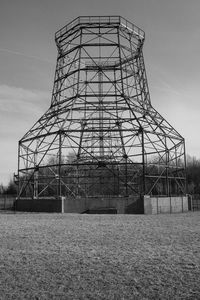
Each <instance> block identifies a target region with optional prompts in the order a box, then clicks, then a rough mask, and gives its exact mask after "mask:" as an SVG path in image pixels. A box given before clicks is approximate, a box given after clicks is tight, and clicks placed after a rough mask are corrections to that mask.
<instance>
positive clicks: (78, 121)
mask: <svg viewBox="0 0 200 300" xmlns="http://www.w3.org/2000/svg"><path fill="white" fill-rule="evenodd" d="M144 39H145V34H144V32H143V31H142V30H141V29H140V28H138V27H137V26H135V25H134V24H132V23H130V22H128V21H127V20H125V19H124V18H122V17H119V16H111V17H105V16H104V17H103V16H99V17H97V16H95V17H78V18H76V19H75V20H74V21H72V22H71V23H69V24H68V25H66V26H64V27H63V28H62V29H60V30H59V31H58V32H56V35H55V41H56V45H57V48H58V57H57V65H56V71H55V79H54V86H53V92H52V99H51V105H50V107H49V109H48V110H47V111H46V113H45V114H44V115H43V116H42V117H41V118H40V119H39V120H38V121H37V122H36V123H35V124H34V126H33V127H32V128H31V129H30V130H29V131H28V132H27V133H26V134H25V135H24V136H23V138H22V139H21V140H20V141H19V154H18V182H19V185H18V186H19V190H18V198H23V197H31V198H42V197H47V196H52V197H57V196H67V197H89V196H111V197H112V196H120V195H121V196H127V197H128V196H129V197H130V196H131V197H132V196H133V197H136V196H141V195H145V194H148V195H163V196H164V195H167V196H171V195H183V194H185V193H186V176H185V143H184V139H183V137H182V136H181V135H180V134H179V133H178V132H177V131H176V130H175V129H174V128H173V127H172V126H171V125H170V124H169V123H168V122H167V121H166V120H165V119H164V118H163V117H162V116H161V115H160V114H159V113H158V112H157V111H156V110H155V108H153V106H152V104H151V101H150V95H149V89H148V84H147V77H146V71H145V65H144V59H143V53H142V48H143V43H144Z"/></svg>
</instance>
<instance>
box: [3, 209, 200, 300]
mask: <svg viewBox="0 0 200 300" xmlns="http://www.w3.org/2000/svg"><path fill="white" fill-rule="evenodd" d="M199 280H200V212H194V213H187V214H173V215H157V216H145V215H77V214H63V215H62V214H0V299H6V300H9V299H20V300H22V299H69V300H75V299H84V300H85V299H95V300H98V299H109V300H110V299H115V300H117V299H119V300H122V299H131V300H133V299H195V300H196V299H200V281H199Z"/></svg>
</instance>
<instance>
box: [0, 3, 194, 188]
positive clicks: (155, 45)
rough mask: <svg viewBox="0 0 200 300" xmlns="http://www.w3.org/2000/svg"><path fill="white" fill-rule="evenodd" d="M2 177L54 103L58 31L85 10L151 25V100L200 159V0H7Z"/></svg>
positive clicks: (147, 48) (2, 47)
mask: <svg viewBox="0 0 200 300" xmlns="http://www.w3.org/2000/svg"><path fill="white" fill-rule="evenodd" d="M0 4H1V9H0V183H3V184H4V185H6V184H8V182H9V180H10V179H11V178H12V176H13V173H14V172H15V173H16V172H17V161H18V141H19V140H20V139H21V138H22V137H23V135H24V134H25V133H26V132H27V131H28V130H29V129H30V128H31V127H32V125H33V124H34V123H35V122H36V121H37V120H38V119H39V118H40V117H41V116H42V114H43V113H44V112H45V111H46V110H47V109H48V107H49V106H50V101H51V93H52V88H53V79H54V72H55V66H56V57H57V50H56V45H55V42H54V34H55V32H56V31H57V30H58V29H60V28H61V27H63V26H64V25H66V24H67V23H69V22H70V21H72V20H73V19H74V18H76V17H78V16H84V15H86V16H98V15H100V16H108V15H111V16H112V15H120V16H122V17H124V18H126V19H127V20H129V21H130V22H132V23H134V24H135V25H136V26H138V27H140V28H142V29H143V30H144V31H145V34H146V39H145V43H144V48H143V51H144V59H145V67H146V71H147V78H148V85H149V89H150V95H151V102H152V105H153V106H154V107H155V108H156V109H157V110H158V112H159V113H160V114H161V115H162V116H163V117H164V118H165V119H166V120H167V121H168V122H169V123H170V124H171V125H172V126H173V127H174V128H175V129H176V130H177V131H178V132H179V133H180V134H181V135H182V136H183V137H184V138H185V141H186V152H187V154H189V155H190V156H195V157H196V158H197V159H200V134H199V130H200V93H199V90H200V17H199V12H200V1H199V0H190V1H189V0H167V1H166V0H73V1H72V0H56V1H55V0H34V1H33V0H0Z"/></svg>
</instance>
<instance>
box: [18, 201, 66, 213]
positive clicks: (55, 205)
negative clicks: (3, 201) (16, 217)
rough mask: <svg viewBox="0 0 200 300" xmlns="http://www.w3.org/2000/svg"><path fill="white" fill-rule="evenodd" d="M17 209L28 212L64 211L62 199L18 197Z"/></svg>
mask: <svg viewBox="0 0 200 300" xmlns="http://www.w3.org/2000/svg"><path fill="white" fill-rule="evenodd" d="M15 210H16V211H26V212H62V201H61V199H50V198H44V199H31V198H24V199H17V200H16V202H15Z"/></svg>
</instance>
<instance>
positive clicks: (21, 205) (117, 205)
mask: <svg viewBox="0 0 200 300" xmlns="http://www.w3.org/2000/svg"><path fill="white" fill-rule="evenodd" d="M109 208H112V210H115V211H116V213H118V214H125V213H128V214H131V213H132V214H134V213H136V214H137V213H143V199H139V198H135V199H134V198H132V197H88V198H66V197H60V198H59V199H52V198H43V199H30V198H29V199H28V198H22V199H17V200H16V202H15V209H16V210H17V211H26V212H61V213H64V212H65V213H84V212H86V211H90V212H92V211H97V210H103V211H109Z"/></svg>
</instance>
